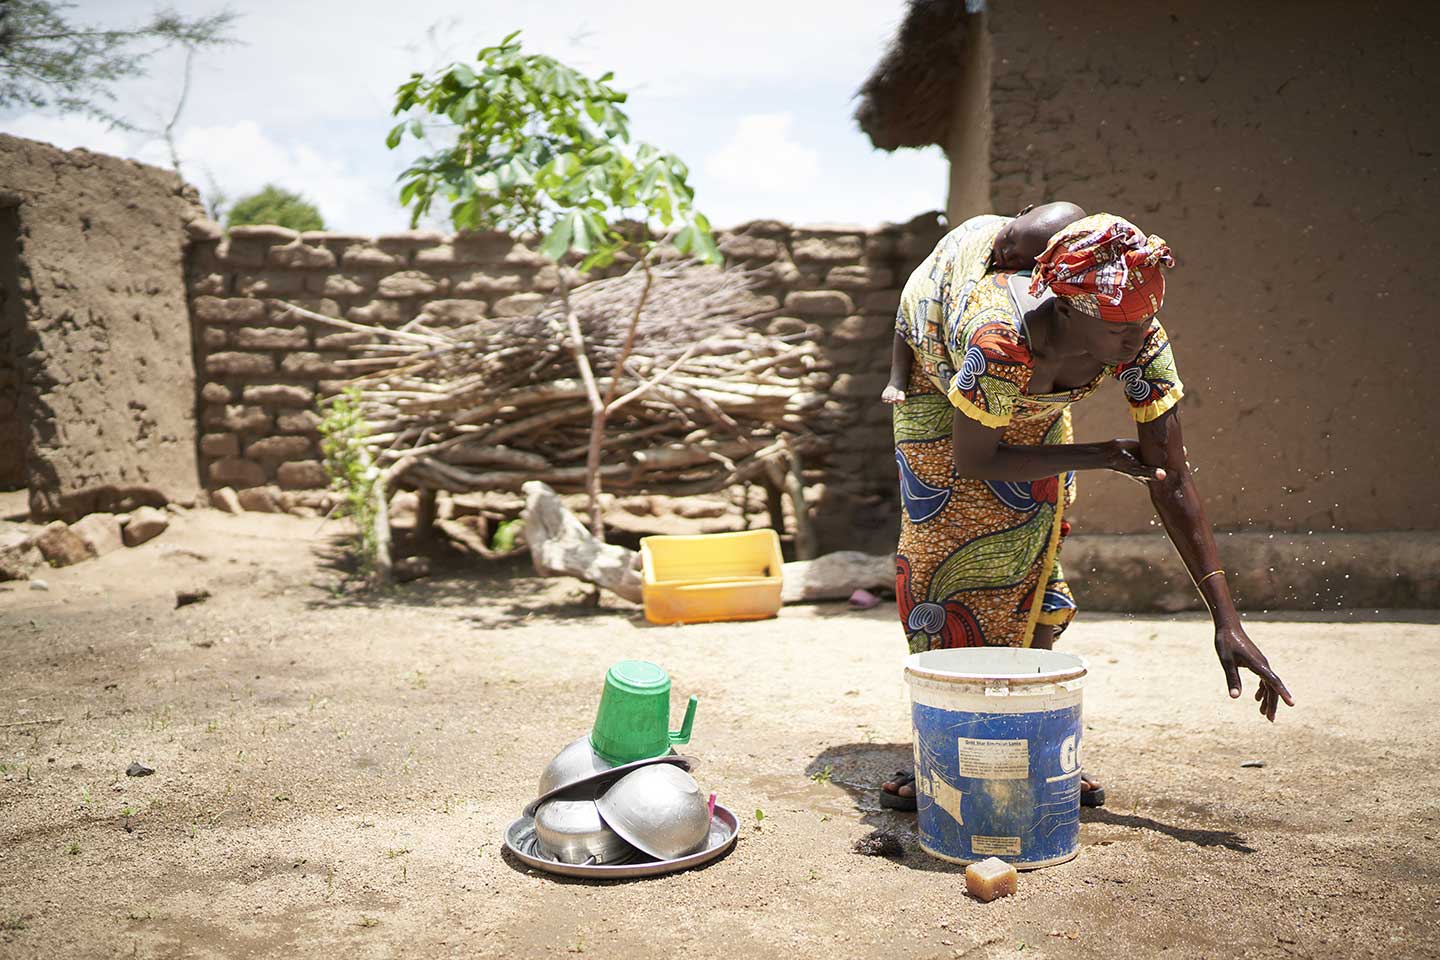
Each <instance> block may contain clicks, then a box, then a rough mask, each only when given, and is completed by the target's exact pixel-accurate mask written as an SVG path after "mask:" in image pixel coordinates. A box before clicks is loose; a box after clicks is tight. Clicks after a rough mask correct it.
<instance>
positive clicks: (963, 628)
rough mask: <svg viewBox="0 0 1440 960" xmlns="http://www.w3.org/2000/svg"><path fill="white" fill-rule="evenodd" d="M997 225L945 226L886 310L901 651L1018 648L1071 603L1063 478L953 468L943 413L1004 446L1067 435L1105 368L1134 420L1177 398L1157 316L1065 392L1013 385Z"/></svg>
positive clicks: (1016, 357) (1017, 340)
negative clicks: (896, 380) (897, 379)
mask: <svg viewBox="0 0 1440 960" xmlns="http://www.w3.org/2000/svg"><path fill="white" fill-rule="evenodd" d="M1007 222H1008V220H1007V219H1006V218H1004V217H995V216H983V217H976V218H974V219H972V220H968V221H966V222H965V223H963V224H961V225H960V226H959V227H957V228H956V229H955V230H953V231H951V233H949V234H948V235H946V236H945V237H944V239H942V240H941V241H940V243H939V245H937V246H936V248H935V251H934V253H932V254H931V255H930V257H929V258H928V259H927V260H926V261H925V262H924V263H922V264H921V265H920V266H919V267H918V268H917V269H916V270H915V272H914V273H913V274H912V275H911V277H910V280H909V282H908V283H907V284H906V285H905V292H904V294H903V296H902V297H901V302H900V311H899V315H898V316H897V318H896V329H897V331H898V332H900V333H901V335H903V336H904V337H905V340H906V342H907V343H909V344H910V346H911V349H912V350H913V351H914V353H915V363H914V364H912V367H911V374H910V383H909V385H908V387H907V389H906V393H905V401H904V403H901V404H899V405H898V406H897V407H896V408H895V413H894V425H895V460H896V463H897V465H898V466H899V471H900V499H901V504H902V507H903V510H902V515H901V525H900V544H899V547H898V549H897V551H896V553H897V556H896V578H895V579H896V599H897V602H898V604H899V608H900V620H901V623H902V624H903V625H904V628H905V634H906V637H907V639H908V640H909V643H910V649H911V651H912V652H917V651H921V650H931V649H937V648H941V647H962V646H981V645H989V646H1011V647H1014V646H1029V645H1030V642H1031V640H1032V639H1033V637H1034V635H1035V627H1036V624H1037V623H1046V624H1051V625H1053V626H1055V627H1056V628H1057V632H1058V631H1059V630H1063V629H1064V628H1065V626H1066V625H1067V624H1068V623H1069V622H1070V620H1071V619H1073V618H1074V616H1075V612H1076V606H1075V600H1074V598H1073V596H1072V595H1071V593H1070V587H1069V585H1068V584H1066V582H1065V575H1064V573H1063V572H1062V570H1061V567H1060V556H1059V554H1060V539H1061V529H1062V517H1063V514H1064V512H1065V508H1066V506H1068V505H1069V504H1071V503H1073V502H1074V499H1075V475H1074V473H1073V472H1071V473H1068V474H1065V475H1063V476H1054V477H1044V478H1042V479H1040V480H1035V481H1033V482H1025V481H997V480H968V479H962V478H960V477H957V476H955V472H954V459H953V457H954V454H953V448H952V445H951V436H952V424H951V419H952V416H953V414H954V412H955V411H956V410H959V411H960V412H961V413H963V414H965V415H966V416H968V417H971V418H972V419H974V420H977V421H979V422H980V423H983V424H985V425H986V426H989V427H995V428H998V429H1001V430H1002V431H1003V432H1002V434H1001V440H1002V442H1004V443H1009V444H1024V445H1038V444H1042V443H1069V442H1071V441H1072V434H1071V427H1070V405H1071V404H1072V403H1075V402H1076V401H1078V400H1083V399H1084V398H1086V397H1088V396H1090V394H1092V393H1094V392H1095V390H1096V388H1098V387H1099V386H1100V383H1101V382H1102V381H1103V380H1104V378H1105V377H1107V376H1113V377H1115V378H1116V379H1118V380H1119V381H1120V383H1121V386H1122V387H1123V388H1124V391H1125V396H1126V398H1127V399H1128V400H1129V402H1130V409H1131V413H1132V414H1133V416H1134V418H1135V419H1136V421H1139V422H1144V421H1148V420H1153V419H1155V418H1156V417H1158V416H1160V415H1161V414H1162V413H1164V412H1165V411H1166V410H1168V409H1170V408H1171V407H1172V406H1174V405H1175V403H1176V402H1177V401H1179V399H1180V397H1181V395H1182V393H1183V386H1182V385H1181V382H1180V377H1179V375H1178V374H1177V373H1176V371H1175V363H1174V358H1173V356H1172V355H1171V351H1170V341H1169V338H1168V337H1167V336H1166V334H1165V330H1164V328H1163V327H1161V326H1160V323H1159V321H1158V320H1151V321H1150V329H1149V332H1148V334H1147V336H1146V338H1145V342H1144V344H1143V345H1142V347H1141V348H1140V352H1139V354H1138V355H1137V356H1136V358H1135V360H1134V361H1132V362H1129V363H1124V364H1120V365H1118V366H1113V367H1106V368H1105V369H1104V370H1102V371H1101V373H1100V374H1099V375H1098V376H1096V377H1095V379H1094V380H1092V381H1091V382H1090V383H1088V384H1086V385H1084V386H1083V387H1080V388H1078V389H1074V390H1064V391H1060V392H1057V393H1048V394H1038V395H1031V394H1028V393H1026V392H1025V387H1026V385H1027V384H1028V383H1029V381H1030V374H1031V372H1032V370H1033V358H1032V356H1031V354H1030V348H1029V346H1028V345H1027V343H1026V338H1025V333H1024V329H1023V326H1022V324H1021V316H1020V311H1019V309H1018V308H1017V307H1016V305H1015V303H1014V301H1013V299H1012V298H1011V296H1010V292H1009V290H1008V288H1007V285H1006V281H1007V280H1008V279H1009V277H1010V276H1012V274H1009V273H1004V272H999V271H996V272H989V273H987V272H986V266H987V264H988V261H989V254H990V247H991V244H992V243H993V242H994V239H995V235H996V234H997V233H998V232H999V231H1000V229H1001V228H1002V227H1003V226H1004V225H1005V224H1006V223H1007ZM1037 593H1038V594H1039V597H1038V600H1037Z"/></svg>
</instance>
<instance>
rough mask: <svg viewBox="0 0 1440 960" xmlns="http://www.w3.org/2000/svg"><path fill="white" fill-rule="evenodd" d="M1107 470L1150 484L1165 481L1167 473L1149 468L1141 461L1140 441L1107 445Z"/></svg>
mask: <svg viewBox="0 0 1440 960" xmlns="http://www.w3.org/2000/svg"><path fill="white" fill-rule="evenodd" d="M1105 446H1106V450H1105V468H1106V469H1107V470H1114V471H1115V472H1116V473H1118V474H1120V475H1121V476H1126V477H1129V478H1130V479H1131V480H1138V481H1140V482H1141V483H1149V482H1151V481H1152V480H1164V479H1165V471H1164V470H1162V469H1160V468H1159V467H1148V466H1146V465H1145V464H1144V463H1143V462H1141V460H1140V441H1139V440H1111V441H1109V442H1108V443H1107V444H1105Z"/></svg>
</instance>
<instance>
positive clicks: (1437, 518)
mask: <svg viewBox="0 0 1440 960" xmlns="http://www.w3.org/2000/svg"><path fill="white" fill-rule="evenodd" d="M1383 6H1384V5H1382V6H1381V7H1376V6H1375V5H1368V4H1367V5H1359V4H1346V3H1313V4H1305V5H1304V6H1303V9H1304V11H1305V16H1304V17H1302V18H1296V17H1295V16H1294V15H1293V14H1294V12H1295V11H1296V10H1298V9H1301V8H1300V7H1299V6H1296V5H1293V4H1284V3H1280V4H1265V3H1250V4H1228V3H1211V2H1206V0H1177V2H1174V3H1167V4H1164V5H1133V6H1126V7H1124V8H1123V9H1122V8H1120V7H1114V8H1108V9H1105V10H1103V11H1099V12H1098V13H1097V16H1096V17H1095V18H1094V19H1093V20H1091V21H1089V22H1087V23H1086V24H1085V25H1084V30H1083V33H1081V34H1079V35H1077V33H1076V31H1075V30H1074V29H1073V28H1074V27H1075V26H1076V23H1075V18H1074V9H1073V6H1071V5H1070V4H1068V3H1065V2H1063V0H1035V2H1031V3H1025V4H1016V3H993V4H990V6H989V13H988V14H987V17H988V18H989V23H990V29H991V33H992V39H993V46H994V53H993V57H992V64H993V68H992V70H993V73H992V79H991V85H992V90H993V92H992V103H993V111H992V112H991V114H989V115H990V116H993V123H994V127H993V133H992V143H991V151H990V174H991V176H990V193H991V196H990V200H991V203H990V207H989V209H994V210H997V211H999V212H1002V213H1009V212H1013V211H1015V210H1018V209H1020V208H1021V207H1022V206H1023V205H1024V204H1026V203H1030V202H1033V201H1039V200H1045V199H1052V198H1060V199H1065V200H1072V201H1074V202H1076V203H1079V204H1081V205H1082V206H1084V207H1085V208H1086V209H1088V210H1109V211H1111V212H1113V213H1117V214H1124V215H1126V216H1128V217H1131V218H1132V219H1134V221H1135V222H1136V223H1137V224H1138V225H1139V226H1140V227H1141V229H1144V230H1146V231H1150V232H1153V233H1158V234H1160V235H1161V236H1163V237H1164V238H1165V239H1166V240H1167V241H1169V243H1170V245H1171V247H1172V248H1173V249H1174V251H1175V256H1176V259H1177V261H1178V263H1177V265H1176V267H1175V269H1174V270H1173V271H1171V273H1170V276H1169V286H1168V288H1167V290H1166V296H1165V309H1164V312H1163V314H1162V319H1163V322H1164V323H1165V327H1166V330H1167V332H1168V333H1169V334H1170V335H1171V337H1172V338H1173V339H1174V344H1175V354H1176V360H1177V363H1178V366H1179V370H1180V375H1181V377H1182V378H1183V379H1184V381H1185V401H1184V403H1183V404H1182V405H1181V406H1182V410H1183V416H1184V421H1185V442H1186V446H1187V447H1188V449H1189V457H1190V461H1191V463H1192V464H1193V465H1194V466H1195V467H1196V468H1197V470H1198V472H1197V474H1196V481H1197V483H1198V484H1199V487H1200V492H1201V494H1202V496H1203V497H1204V498H1205V506H1206V511H1207V512H1208V513H1209V516H1210V519H1211V521H1212V522H1213V523H1214V524H1215V525H1216V526H1217V527H1218V528H1220V529H1229V530H1245V529H1252V528H1256V527H1260V528H1263V529H1267V530H1275V531H1287V532H1295V533H1309V532H1312V531H1313V532H1316V533H1330V532H1333V531H1337V530H1437V529H1440V496H1437V495H1436V493H1435V484H1434V479H1433V478H1434V476H1435V474H1436V472H1437V471H1440V444H1437V443H1435V442H1434V441H1433V440H1432V439H1430V437H1429V435H1428V431H1427V430H1425V428H1424V427H1421V426H1419V425H1420V424H1421V423H1422V419H1421V415H1420V413H1419V411H1420V410H1421V409H1423V407H1424V406H1425V401H1423V400H1421V399H1420V398H1421V397H1423V396H1425V394H1426V392H1427V387H1428V385H1430V384H1433V383H1435V382H1436V379H1437V377H1440V324H1437V323H1436V322H1435V308H1434V305H1433V304H1434V292H1433V289H1432V284H1431V283H1430V282H1429V281H1430V279H1431V278H1433V276H1434V274H1435V268H1434V264H1433V254H1432V244H1431V241H1430V226H1429V224H1430V223H1432V222H1433V220H1434V216H1435V215H1436V214H1437V213H1440V191H1437V190H1436V184H1437V179H1440V159H1437V158H1440V98H1436V97H1434V96H1415V95H1414V91H1415V86H1414V84H1415V79H1414V78H1415V77H1416V75H1417V72H1424V71H1425V70H1426V69H1427V68H1426V66H1425V65H1426V64H1430V63H1433V62H1435V58H1436V54H1437V52H1440V7H1437V6H1436V5H1434V4H1390V5H1388V7H1389V12H1390V14H1391V15H1383V14H1382V10H1383ZM1399 24H1403V26H1399V27H1398V28H1397V25H1399ZM1282 36H1283V37H1284V38H1285V39H1284V41H1283V42H1281V43H1276V42H1275V38H1276V37H1282ZM1338 91H1345V92H1344V93H1343V94H1338V95H1337V92H1338ZM1351 91H1354V93H1353V94H1352V93H1351ZM1077 117H1083V118H1092V119H1089V120H1087V122H1083V123H1077V122H1076V118H1077ZM973 212H979V211H952V214H957V213H958V214H961V215H969V213H973ZM1133 431H1134V427H1133V426H1132V425H1131V424H1130V423H1129V417H1128V414H1127V412H1126V409H1125V404H1124V402H1123V400H1122V398H1121V396H1120V390H1119V388H1118V386H1117V385H1116V384H1108V385H1107V386H1106V387H1105V389H1104V390H1103V391H1102V392H1101V393H1100V395H1098V396H1097V397H1095V398H1094V399H1093V400H1091V401H1088V402H1086V403H1082V404H1078V405H1077V406H1076V409H1075V432H1076V436H1077V438H1079V439H1082V440H1092V439H1103V438H1105V437H1111V436H1116V437H1120V436H1126V435H1127V434H1128V435H1133ZM1135 489H1136V488H1135V486H1134V485H1133V484H1131V483H1128V482H1127V481H1125V480H1124V479H1123V478H1121V477H1118V476H1111V475H1106V474H1104V473H1100V472H1095V473H1092V474H1087V475H1086V476H1085V477H1083V478H1082V481H1081V487H1080V498H1081V500H1080V502H1079V504H1077V509H1076V511H1075V513H1074V516H1073V517H1072V519H1073V520H1074V521H1075V523H1076V532H1077V533H1092V532H1104V533H1127V532H1147V531H1154V530H1155V529H1156V528H1155V527H1153V526H1151V509H1150V504H1149V501H1148V499H1147V498H1146V497H1143V496H1141V497H1137V496H1135Z"/></svg>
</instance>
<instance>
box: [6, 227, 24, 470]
mask: <svg viewBox="0 0 1440 960" xmlns="http://www.w3.org/2000/svg"><path fill="white" fill-rule="evenodd" d="M19 239H20V217H19V215H18V214H17V212H16V210H15V208H14V207H7V206H4V205H0V490H19V489H21V488H22V487H24V486H25V440H26V437H25V430H24V424H23V423H22V421H21V420H20V369H19V367H18V365H17V358H16V343H17V342H18V341H19V339H20V328H21V326H22V325H23V324H24V323H25V310H24V306H23V304H22V302H21V300H20V271H19V266H20V264H19V259H18V258H19V249H18V242H19Z"/></svg>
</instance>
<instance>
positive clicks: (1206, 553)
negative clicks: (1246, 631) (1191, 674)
mask: <svg viewBox="0 0 1440 960" xmlns="http://www.w3.org/2000/svg"><path fill="white" fill-rule="evenodd" d="M1140 458H1141V459H1142V460H1144V461H1145V463H1147V464H1149V465H1151V466H1157V467H1163V468H1164V470H1165V479H1164V480H1159V481H1156V482H1154V483H1151V484H1150V485H1149V487H1150V502H1151V504H1152V505H1153V506H1154V507H1155V512H1156V513H1158V514H1159V515H1160V522H1161V523H1162V524H1163V525H1164V526H1165V532H1166V533H1167V534H1169V536H1170V542H1171V543H1173V544H1175V549H1176V551H1177V552H1178V553H1179V554H1180V559H1181V560H1182V561H1183V562H1184V564H1185V569H1186V570H1187V571H1189V573H1190V577H1191V579H1192V580H1194V581H1195V583H1196V584H1197V585H1198V586H1199V590H1200V593H1201V595H1202V596H1203V597H1204V598H1205V603H1206V604H1207V605H1208V606H1209V607H1210V616H1211V618H1212V619H1213V620H1214V621H1215V625H1216V626H1221V625H1223V624H1229V623H1234V622H1236V621H1237V620H1238V619H1239V615H1238V614H1237V613H1236V612H1235V602H1234V600H1233V598H1232V597H1231V596H1230V587H1229V584H1227V583H1226V582H1225V575H1224V574H1223V573H1219V574H1217V573H1215V571H1217V570H1220V569H1221V567H1220V551H1219V550H1218V549H1217V548H1216V546H1215V535H1214V533H1213V532H1212V531H1211V529H1210V521H1209V519H1208V518H1207V517H1206V516H1205V505H1204V504H1203V503H1202V502H1201V500H1200V491H1199V490H1198V489H1197V488H1196V486H1195V480H1194V478H1193V477H1192V476H1191V474H1190V467H1189V465H1188V464H1187V463H1186V461H1185V443H1184V439H1183V436H1182V435H1181V432H1180V420H1179V417H1178V416H1175V415H1166V416H1164V417H1162V418H1161V422H1157V423H1156V424H1155V425H1154V426H1150V425H1149V424H1147V425H1145V427H1142V430H1141V435H1140Z"/></svg>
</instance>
